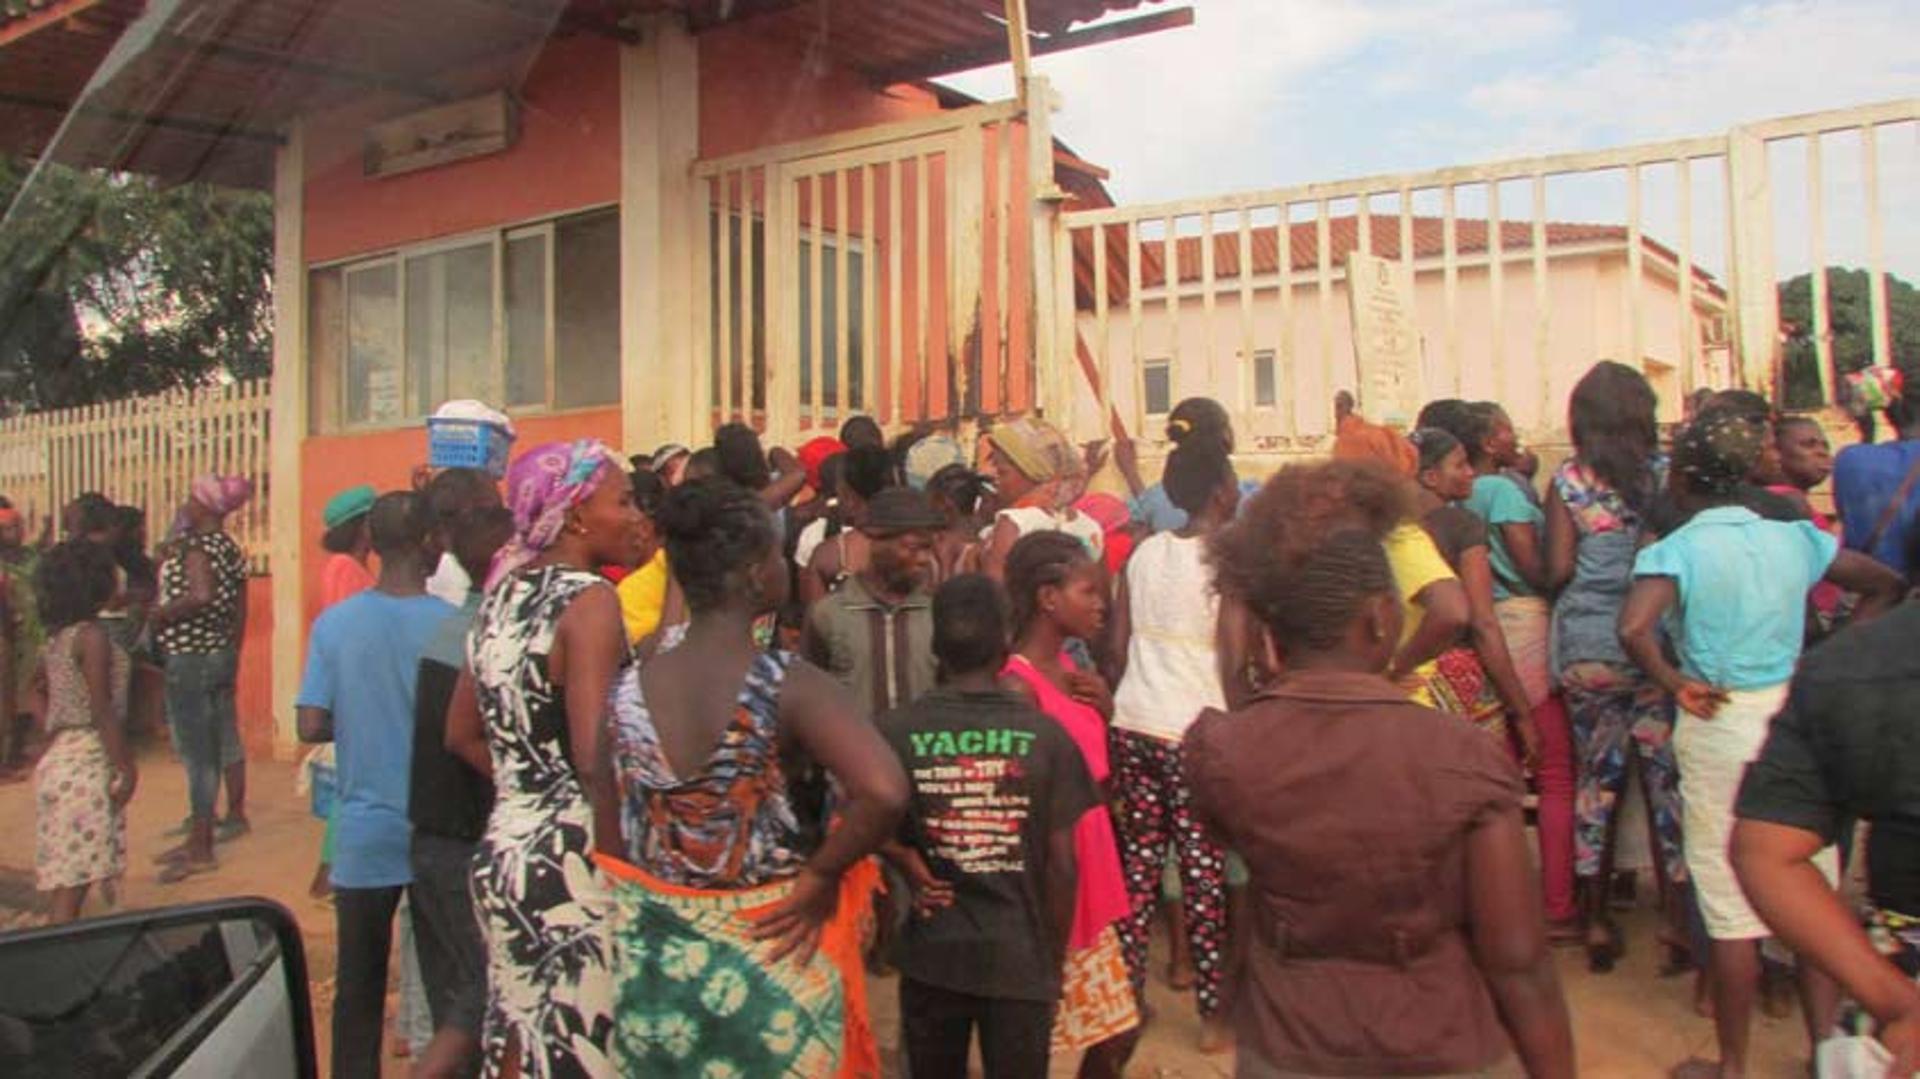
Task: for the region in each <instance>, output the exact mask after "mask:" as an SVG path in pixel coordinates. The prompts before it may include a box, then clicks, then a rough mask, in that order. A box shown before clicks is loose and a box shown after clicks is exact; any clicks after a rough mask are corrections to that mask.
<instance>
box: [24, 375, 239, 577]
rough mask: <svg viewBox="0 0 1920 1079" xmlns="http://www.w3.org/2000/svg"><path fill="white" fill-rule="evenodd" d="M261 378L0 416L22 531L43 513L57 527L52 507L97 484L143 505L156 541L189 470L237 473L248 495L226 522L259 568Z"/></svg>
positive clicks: (183, 493)
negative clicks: (250, 489) (246, 481)
mask: <svg viewBox="0 0 1920 1079" xmlns="http://www.w3.org/2000/svg"><path fill="white" fill-rule="evenodd" d="M270 386H271V382H270V380H268V379H258V380H254V381H249V382H239V383H234V384H231V385H225V386H210V387H205V388H201V389H195V390H186V391H178V392H173V393H164V394H157V395H154V396H151V397H129V398H123V399H121V400H118V401H111V402H107V403H105V404H98V405H87V406H84V407H81V408H72V409H63V410H59V411H52V412H37V413H31V414H28V415H24V416H16V417H13V418H11V419H5V420H0V494H4V495H5V496H6V497H7V498H8V499H9V500H11V501H12V502H13V504H14V506H15V508H17V509H18V510H19V511H20V513H21V515H22V516H23V517H24V518H25V520H26V521H27V523H28V529H29V533H30V534H29V537H28V538H29V539H31V538H32V535H33V534H36V533H37V532H38V530H39V529H40V527H41V525H42V522H44V521H48V520H52V521H53V523H54V527H55V528H56V529H57V528H58V527H59V522H58V519H57V518H58V516H59V513H60V508H61V507H63V506H65V505H67V504H68V503H69V502H71V501H72V500H73V499H74V498H75V497H77V496H78V495H80V494H81V493H83V492H87V491H97V492H99V493H100V494H103V495H105V496H107V497H108V498H110V499H112V500H113V501H114V502H116V503H119V504H121V505H129V506H136V507H138V508H139V509H140V510H141V511H142V512H143V513H145V514H146V519H147V529H148V535H149V539H150V541H152V542H154V543H157V542H158V541H159V540H160V538H161V537H162V535H163V534H164V533H165V530H166V528H167V526H168V524H169V523H170V522H171V521H172V520H173V515H174V514H175V512H176V511H178V510H179V508H180V505H181V503H182V502H184V501H185V500H186V497H187V491H188V487H189V485H191V484H192V482H193V480H194V478H195V477H196V476H200V475H202V474H205V473H209V472H218V473H224V474H237V475H242V476H246V477H248V478H250V479H252V480H253V483H254V491H255V495H254V498H253V500H252V501H251V502H249V503H248V504H247V505H246V506H245V507H243V508H242V509H241V510H240V511H239V512H237V513H235V514H234V515H233V516H232V517H231V518H229V519H228V522H227V530H228V532H229V533H231V534H232V536H233V538H234V539H235V540H236V541H238V542H239V543H240V545H241V546H242V547H243V548H244V549H245V550H246V551H247V554H248V557H249V558H250V560H251V561H252V563H253V566H254V569H255V571H256V572H260V573H264V572H266V570H267V556H268V552H269V550H270V549H271V544H270V543H269V540H268V535H267V521H268V507H269V504H270V501H271V499H272V478H271V476H270V475H269V473H268V463H269V462H268V449H267V446H268V443H267V437H268V428H269V424H270V422H271V420H270V417H269V396H270Z"/></svg>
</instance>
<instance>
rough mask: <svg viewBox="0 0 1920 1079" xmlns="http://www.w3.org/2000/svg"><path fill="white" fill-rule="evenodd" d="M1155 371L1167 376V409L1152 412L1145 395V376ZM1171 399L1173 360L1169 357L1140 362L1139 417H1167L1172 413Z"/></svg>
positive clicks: (1146, 394)
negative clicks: (1164, 373)
mask: <svg viewBox="0 0 1920 1079" xmlns="http://www.w3.org/2000/svg"><path fill="white" fill-rule="evenodd" d="M1155 370H1159V371H1164V372H1166V375H1167V407H1165V408H1163V409H1161V410H1159V411H1157V412H1156V411H1154V408H1153V403H1152V401H1150V400H1149V399H1148V398H1149V395H1148V393H1147V375H1148V373H1149V372H1152V371H1155ZM1173 399H1174V393H1173V359H1172V358H1171V357H1157V358H1155V359H1151V360H1142V361H1141V363H1140V413H1141V415H1143V416H1165V415H1169V414H1170V413H1172V412H1173Z"/></svg>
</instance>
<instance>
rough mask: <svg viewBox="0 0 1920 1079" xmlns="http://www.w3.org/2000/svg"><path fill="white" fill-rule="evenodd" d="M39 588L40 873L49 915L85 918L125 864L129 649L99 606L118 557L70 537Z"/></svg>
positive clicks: (41, 574) (43, 568)
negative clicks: (89, 903) (42, 717)
mask: <svg viewBox="0 0 1920 1079" xmlns="http://www.w3.org/2000/svg"><path fill="white" fill-rule="evenodd" d="M36 576H37V578H38V579H37V581H36V582H35V583H36V586H37V588H38V590H39V592H40V596H41V605H40V613H41V617H42V618H43V619H45V624H46V627H47V629H48V630H49V631H50V632H51V634H52V636H51V637H50V638H49V639H48V640H47V646H46V650H45V651H44V652H43V653H42V654H41V657H40V664H41V671H42V675H43V677H44V678H45V679H46V693H47V732H48V735H49V738H50V741H49V743H48V746H47V752H46V755H45V756H43V757H41V758H40V764H39V766H38V767H37V768H35V769H34V778H35V779H36V780H37V781H38V788H39V789H38V791H37V792H36V797H35V807H34V808H35V825H36V829H37V834H36V836H35V840H36V842H35V844H34V871H35V876H36V878H37V879H36V884H37V886H38V887H39V889H40V890H41V891H43V892H50V893H52V908H53V909H52V916H51V920H52V922H53V923H54V924H56V925H58V924H61V923H64V922H70V921H73V920H74V919H75V918H78V917H79V916H80V907H81V904H83V903H85V902H86V898H87V890H88V889H89V888H91V887H92V886H93V885H94V884H101V885H103V886H104V885H111V884H112V883H113V882H114V881H116V880H118V879H119V878H120V876H121V874H122V873H124V872H125V871H126V865H127V820H126V813H125V810H126V804H127V800H128V799H129V798H131V797H133V787H134V782H135V772H134V763H133V754H132V752H131V751H129V749H128V747H127V735H126V709H127V683H128V680H129V678H130V676H131V674H132V666H131V664H130V663H129V661H128V659H127V653H126V652H125V651H123V650H121V649H120V648H119V647H118V646H117V645H115V644H114V643H113V642H112V641H111V640H110V639H108V637H107V631H106V628H105V627H104V626H103V625H102V624H101V622H100V609H101V608H102V607H103V606H105V605H106V602H107V600H108V599H110V598H112V596H113V588H114V574H113V560H112V558H111V556H109V555H108V554H107V552H106V550H105V548H102V547H100V546H98V545H97V544H93V543H89V542H86V541H84V540H81V541H70V542H67V543H63V544H61V545H60V546H58V547H55V548H54V549H53V550H51V551H49V552H47V554H46V556H45V557H44V558H42V559H41V560H40V566H39V571H38V573H37V575H36Z"/></svg>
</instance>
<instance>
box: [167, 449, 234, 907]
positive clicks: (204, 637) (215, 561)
mask: <svg viewBox="0 0 1920 1079" xmlns="http://www.w3.org/2000/svg"><path fill="white" fill-rule="evenodd" d="M252 498H253V481H251V480H249V479H247V478H246V477H244V476H216V475H211V474H209V475H205V476H201V477H200V478H199V479H196V480H194V481H193V484H192V486H191V487H190V488H189V490H188V493H187V500H186V502H185V503H184V504H183V505H182V506H181V507H180V512H179V514H178V515H177V516H176V517H175V518H174V524H173V530H172V538H171V540H170V542H169V544H168V553H167V560H166V562H164V563H163V564H162V565H161V567H160V600H159V606H157V607H155V608H154V611H153V625H154V627H155V629H156V630H157V634H156V637H155V639H156V641H157V643H158V644H159V646H160V651H161V653H162V654H163V655H164V656H165V657H166V680H167V725H168V727H169V728H171V730H172V732H173V744H174V748H175V750H176V751H178V752H179V754H180V760H181V762H182V763H183V764H185V765H186V768H187V802H188V806H189V808H190V810H191V813H190V815H189V816H188V818H187V826H186V828H187V839H186V842H184V843H182V844H181V845H179V846H178V847H175V848H173V849H172V850H169V851H167V852H166V853H165V854H162V855H161V856H160V861H161V862H162V863H163V864H164V865H165V868H164V869H163V870H162V871H161V873H160V880H161V883H164V884H170V883H173V882H174V881H179V880H184V879H186V878H187V877H190V876H194V875H195V874H198V873H204V872H207V871H209V870H211V869H213V867H214V858H213V841H214V831H215V829H214V820H213V810H214V803H215V801H216V800H217V798H218V796H219V794H220V781H221V779H222V778H223V773H224V778H225V780H226V784H227V818H226V820H224V821H221V822H220V825H219V833H220V838H222V839H230V838H233V837H235V836H239V835H242V834H244V833H245V832H246V831H247V830H248V827H249V826H248V824H247V761H246V757H245V755H244V754H243V753H242V752H241V750H240V730H239V722H238V717H237V716H236V714H235V712H234V704H233V692H234V683H235V681H236V680H237V679H238V678H239V675H240V640H241V638H242V637H244V636H245V635H246V629H247V556H246V555H245V553H243V552H242V551H241V550H240V545H239V544H237V543H235V542H234V541H233V537H232V536H229V535H227V533H226V531H225V529H226V522H227V517H228V516H229V515H231V514H232V513H233V512H234V511H236V510H238V509H239V508H240V507H242V506H244V505H246V504H247V502H248V501H249V500H251V499H252Z"/></svg>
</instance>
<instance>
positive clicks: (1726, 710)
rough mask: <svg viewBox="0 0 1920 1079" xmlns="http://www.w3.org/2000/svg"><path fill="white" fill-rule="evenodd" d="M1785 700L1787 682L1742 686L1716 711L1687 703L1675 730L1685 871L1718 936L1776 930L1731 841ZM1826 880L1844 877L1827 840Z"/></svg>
mask: <svg viewBox="0 0 1920 1079" xmlns="http://www.w3.org/2000/svg"><path fill="white" fill-rule="evenodd" d="M1786 701H1787V686H1786V684H1785V683H1781V684H1780V685H1777V686H1769V687H1767V688H1766V689H1744V690H1742V689H1736V690H1733V691H1731V692H1730V693H1729V694H1728V699H1727V703H1725V704H1723V705H1721V706H1720V711H1719V713H1718V714H1716V715H1715V716H1714V717H1713V718H1712V719H1701V718H1699V717H1698V716H1695V715H1693V714H1691V713H1689V712H1686V711H1682V712H1681V713H1680V717H1679V720H1678V722H1677V723H1676V724H1675V726H1674V731H1673V752H1674V758H1675V760H1676V762H1677V763H1678V765H1679V767H1680V798H1681V801H1682V802H1683V803H1684V808H1683V811H1682V815H1681V825H1680V826H1681V829H1682V831H1683V833H1684V842H1685V845H1686V855H1687V872H1688V873H1689V874H1690V875H1691V876H1692V877H1693V889H1694V895H1695V896H1696V897H1697V898H1698V900H1699V902H1700V915H1701V918H1702V920H1704V921H1705V922H1706V925H1707V935H1708V936H1709V937H1712V938H1713V939H1714V940H1754V939H1758V938H1760V937H1766V936H1770V935H1771V932H1770V931H1769V930H1768V929H1767V926H1766V923H1765V922H1763V921H1761V920H1760V916H1759V915H1758V914H1756V913H1754V910H1753V907H1752V906H1751V905H1750V904H1748V902H1747V897H1746V893H1745V892H1743V891H1741V889H1740V881H1739V880H1738V879H1737V878H1736V877H1735V876H1734V875H1733V862H1732V859H1731V858H1730V857H1729V856H1728V852H1727V845H1728V843H1729V842H1730V841H1731V840H1732V838H1733V819H1734V818H1733V807H1734V802H1735V801H1736V800H1737V799H1738V798H1739V796H1740V780H1741V779H1742V778H1743V777H1744V776H1745V775H1746V771H1747V765H1749V764H1751V763H1753V761H1754V759H1755V758H1757V757H1759V756H1760V750H1761V748H1762V747H1763V746H1765V745H1766V743H1767V731H1768V730H1769V729H1770V728H1771V727H1772V725H1773V717H1774V716H1775V715H1777V714H1778V713H1779V711H1780V708H1781V706H1782V705H1784V704H1786ZM1814 864H1815V865H1817V866H1819V867H1820V871H1821V872H1822V873H1824V874H1826V877H1827V881H1828V883H1833V882H1835V881H1837V880H1839V876H1840V860H1839V854H1838V852H1837V851H1835V850H1834V848H1832V847H1828V848H1827V849H1826V850H1823V851H1821V852H1820V853H1819V855H1818V856H1816V857H1815V858H1814Z"/></svg>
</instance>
